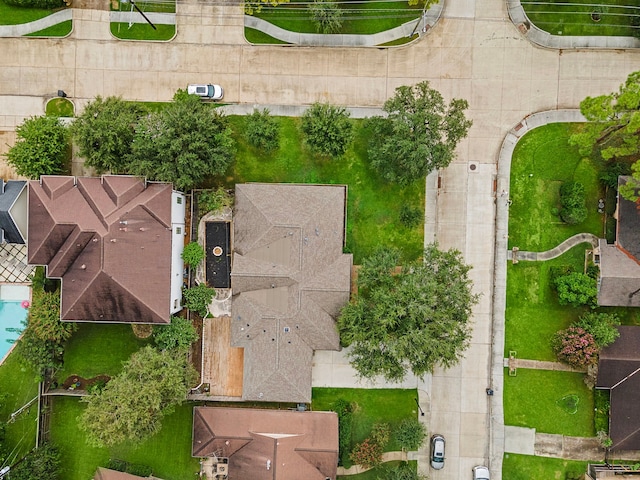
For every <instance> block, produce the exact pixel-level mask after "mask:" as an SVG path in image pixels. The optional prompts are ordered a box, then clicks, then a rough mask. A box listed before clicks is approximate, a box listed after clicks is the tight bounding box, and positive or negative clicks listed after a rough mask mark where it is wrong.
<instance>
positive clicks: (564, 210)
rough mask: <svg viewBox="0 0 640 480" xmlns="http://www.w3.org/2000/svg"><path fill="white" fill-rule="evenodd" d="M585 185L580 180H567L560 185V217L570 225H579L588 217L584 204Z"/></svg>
mask: <svg viewBox="0 0 640 480" xmlns="http://www.w3.org/2000/svg"><path fill="white" fill-rule="evenodd" d="M584 202H585V192H584V185H582V184H581V183H579V182H565V183H563V184H562V185H561V186H560V205H561V209H560V218H561V219H562V221H563V222H565V223H568V224H569V225H577V224H579V223H582V222H584V221H585V219H586V218H587V214H588V211H587V207H585V205H584Z"/></svg>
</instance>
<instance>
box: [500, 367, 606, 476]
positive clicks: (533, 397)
mask: <svg viewBox="0 0 640 480" xmlns="http://www.w3.org/2000/svg"><path fill="white" fill-rule="evenodd" d="M567 395H577V397H578V403H577V411H572V410H571V409H570V408H568V407H567V406H566V405H564V404H563V398H565V397H566V396H567ZM503 400H504V423H505V424H506V425H515V426H518V427H529V428H535V429H536V431H538V432H543V433H557V434H563V435H568V436H573V437H592V436H594V435H595V432H594V427H593V410H594V403H593V391H592V390H589V389H588V388H587V386H586V385H585V384H584V374H582V373H571V372H558V371H551V370H529V369H525V368H519V369H518V371H517V375H516V376H515V377H510V376H509V375H508V370H507V369H505V377H504V398H503ZM565 400H566V401H569V400H568V399H566V398H565ZM505 478H508V477H505Z"/></svg>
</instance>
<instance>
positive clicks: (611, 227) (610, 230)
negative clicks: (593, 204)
mask: <svg viewBox="0 0 640 480" xmlns="http://www.w3.org/2000/svg"><path fill="white" fill-rule="evenodd" d="M616 228H617V221H616V219H615V218H613V217H607V221H606V223H605V234H604V236H605V238H606V239H607V243H614V242H615V241H616Z"/></svg>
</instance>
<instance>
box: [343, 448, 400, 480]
mask: <svg viewBox="0 0 640 480" xmlns="http://www.w3.org/2000/svg"><path fill="white" fill-rule="evenodd" d="M408 459H409V457H408V455H407V452H385V453H383V454H382V463H385V462H393V461H407V460H408ZM368 470H371V469H370V468H366V467H363V466H361V465H353V466H352V467H350V468H344V467H338V475H340V476H342V475H357V474H358V473H363V472H366V471H368Z"/></svg>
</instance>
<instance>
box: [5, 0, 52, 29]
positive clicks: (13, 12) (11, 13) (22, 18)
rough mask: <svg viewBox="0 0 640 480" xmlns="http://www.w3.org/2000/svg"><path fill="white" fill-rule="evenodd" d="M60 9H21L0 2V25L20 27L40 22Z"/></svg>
mask: <svg viewBox="0 0 640 480" xmlns="http://www.w3.org/2000/svg"><path fill="white" fill-rule="evenodd" d="M58 10H60V9H47V8H21V7H15V6H13V5H8V4H6V3H4V2H3V1H2V0H0V25H20V24H21V23H29V22H33V21H34V20H40V19H41V18H44V17H47V16H49V15H51V14H52V13H55V12H56V11H58Z"/></svg>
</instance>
